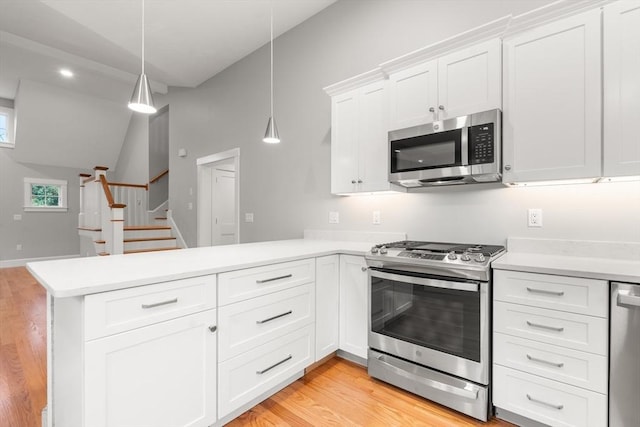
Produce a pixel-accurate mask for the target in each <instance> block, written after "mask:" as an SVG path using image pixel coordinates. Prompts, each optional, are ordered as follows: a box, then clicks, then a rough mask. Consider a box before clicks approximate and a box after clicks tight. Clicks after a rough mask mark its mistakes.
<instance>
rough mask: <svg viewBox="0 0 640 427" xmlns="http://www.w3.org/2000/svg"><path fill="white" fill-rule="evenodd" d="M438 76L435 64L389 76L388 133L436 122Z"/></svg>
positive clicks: (418, 66) (436, 64) (421, 65)
mask: <svg viewBox="0 0 640 427" xmlns="http://www.w3.org/2000/svg"><path fill="white" fill-rule="evenodd" d="M437 73H438V63H437V61H429V62H425V63H423V64H420V65H416V66H414V67H411V68H408V69H406V70H402V71H398V72H397V73H393V74H391V76H389V98H390V109H391V110H390V112H389V114H390V123H389V130H393V129H402V128H406V127H410V126H416V125H421V124H424V123H429V122H432V121H434V120H437V114H438V113H437V111H438V103H437V102H438V100H437V91H438V76H437Z"/></svg>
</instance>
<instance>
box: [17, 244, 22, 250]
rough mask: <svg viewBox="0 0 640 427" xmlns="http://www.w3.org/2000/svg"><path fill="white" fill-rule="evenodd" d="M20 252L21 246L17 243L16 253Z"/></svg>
mask: <svg viewBox="0 0 640 427" xmlns="http://www.w3.org/2000/svg"><path fill="white" fill-rule="evenodd" d="M21 250H22V245H21V244H20V243H18V244H17V245H16V251H21Z"/></svg>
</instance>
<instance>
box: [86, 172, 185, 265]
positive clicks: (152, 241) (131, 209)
mask: <svg viewBox="0 0 640 427" xmlns="http://www.w3.org/2000/svg"><path fill="white" fill-rule="evenodd" d="M94 170H95V171H96V174H95V177H94V176H92V175H88V174H81V175H80V215H79V219H78V233H79V235H80V237H81V252H82V254H83V255H86V256H93V255H100V256H106V255H112V254H114V255H115V254H132V253H141V252H156V251H169V250H177V249H181V247H182V245H181V244H180V243H179V240H181V239H178V237H176V236H179V232H177V229H175V224H173V220H172V218H171V211H170V210H165V211H164V212H165V215H166V216H163V217H158V216H156V215H157V213H156V212H148V211H147V210H146V205H147V194H146V192H147V191H148V188H149V184H145V185H137V184H123V183H114V182H108V181H107V179H106V171H107V168H104V167H100V166H96V168H94ZM114 195H115V197H114ZM120 202H126V204H125V203H120ZM165 204H166V203H165Z"/></svg>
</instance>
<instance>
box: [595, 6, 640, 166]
mask: <svg viewBox="0 0 640 427" xmlns="http://www.w3.org/2000/svg"><path fill="white" fill-rule="evenodd" d="M639 120H640V3H638V2H637V1H620V2H615V3H613V4H610V5H607V6H606V7H605V8H604V176H609V177H610V176H624V175H627V176H628V175H640V137H639V136H638V121H639Z"/></svg>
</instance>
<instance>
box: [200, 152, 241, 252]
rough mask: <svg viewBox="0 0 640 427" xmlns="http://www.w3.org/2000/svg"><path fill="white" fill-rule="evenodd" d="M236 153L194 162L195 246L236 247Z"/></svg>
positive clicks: (237, 231)
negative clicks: (196, 238)
mask: <svg viewBox="0 0 640 427" xmlns="http://www.w3.org/2000/svg"><path fill="white" fill-rule="evenodd" d="M239 157H240V152H239V149H234V150H229V151H226V152H224V153H218V154H214V155H211V156H207V157H203V158H200V159H198V161H197V166H198V246H213V245H229V244H234V243H239V241H240V236H239V222H238V212H239V186H238V180H237V177H238V174H239V163H240V162H239Z"/></svg>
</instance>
